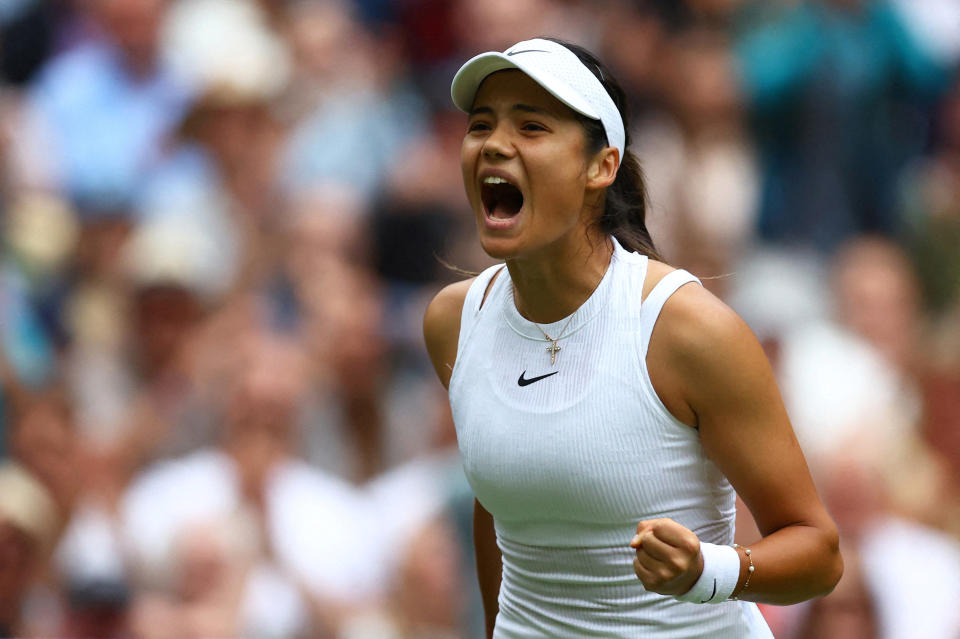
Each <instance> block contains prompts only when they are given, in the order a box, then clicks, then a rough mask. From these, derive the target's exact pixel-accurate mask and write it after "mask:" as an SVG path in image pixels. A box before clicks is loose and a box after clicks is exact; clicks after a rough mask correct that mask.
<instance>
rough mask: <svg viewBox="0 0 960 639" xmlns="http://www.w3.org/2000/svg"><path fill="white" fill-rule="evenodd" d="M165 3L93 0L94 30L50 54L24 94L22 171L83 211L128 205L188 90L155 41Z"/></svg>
mask: <svg viewBox="0 0 960 639" xmlns="http://www.w3.org/2000/svg"><path fill="white" fill-rule="evenodd" d="M167 4H168V2H167V0H94V1H93V2H91V3H89V5H90V9H89V11H90V15H91V17H92V18H93V19H94V23H95V25H96V27H97V28H96V35H95V36H94V37H93V38H91V39H89V40H87V41H85V42H82V43H80V44H78V45H77V46H75V47H73V48H72V49H68V50H67V51H65V52H63V53H61V54H60V55H58V56H56V57H54V58H53V59H51V60H50V61H49V62H48V63H47V64H46V65H45V66H44V68H43V69H42V70H41V71H40V72H39V74H38V75H37V76H36V78H35V80H34V81H33V82H32V84H31V86H30V88H29V89H28V92H27V94H26V97H25V107H26V115H25V118H24V119H25V127H24V129H23V130H22V131H21V132H20V133H19V140H18V143H19V147H20V152H19V153H18V155H17V156H16V157H17V158H18V159H19V160H20V162H21V163H22V164H24V165H25V166H21V167H20V170H21V173H23V174H24V175H25V180H26V181H27V182H28V183H31V184H32V185H33V186H40V187H44V188H46V189H49V190H53V191H57V192H61V193H63V194H65V195H67V196H68V197H70V198H71V200H72V201H73V202H74V203H75V204H77V205H78V207H79V208H80V209H81V211H85V210H94V211H102V210H112V211H118V210H120V211H123V210H125V209H126V208H127V206H128V204H129V201H130V199H131V197H132V196H133V194H134V193H135V191H136V189H137V188H138V187H139V185H140V182H141V180H142V179H143V177H144V174H145V173H146V171H147V170H148V169H149V167H150V166H151V163H152V162H153V161H154V160H155V157H156V156H157V155H158V151H159V149H160V147H161V145H162V143H163V140H164V139H165V138H166V136H167V135H168V133H169V132H170V131H171V130H172V129H173V127H175V126H176V125H177V124H178V123H179V121H180V119H181V117H182V113H183V110H184V108H185V106H186V104H187V101H188V98H189V90H188V89H187V87H186V86H185V84H184V83H181V82H180V81H178V80H177V79H176V78H175V77H174V76H173V75H172V74H171V73H170V72H168V71H167V70H166V68H165V67H164V65H163V63H162V61H161V60H160V57H159V56H158V53H157V52H158V48H157V41H158V36H159V32H160V29H161V26H162V21H163V17H164V11H165V10H166V6H167Z"/></svg>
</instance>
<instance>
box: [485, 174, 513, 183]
mask: <svg viewBox="0 0 960 639" xmlns="http://www.w3.org/2000/svg"><path fill="white" fill-rule="evenodd" d="M483 183H484V184H509V182H507V181H506V180H504V179H503V178H502V177H497V176H496V175H488V176H487V177H485V178H483Z"/></svg>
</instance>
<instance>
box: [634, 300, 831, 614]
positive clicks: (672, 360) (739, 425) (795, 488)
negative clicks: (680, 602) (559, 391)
mask: <svg viewBox="0 0 960 639" xmlns="http://www.w3.org/2000/svg"><path fill="white" fill-rule="evenodd" d="M650 344H651V345H650V352H649V355H648V359H647V361H648V366H649V367H650V371H651V378H652V379H653V380H654V386H655V388H657V391H658V393H660V392H661V390H660V389H661V387H662V388H664V389H665V390H667V391H668V394H671V396H670V398H669V399H670V402H672V403H673V404H674V406H677V404H678V403H679V404H680V410H679V411H674V412H675V414H676V412H681V413H683V414H685V415H687V416H688V418H692V419H693V421H694V422H695V424H694V425H695V426H696V427H697V428H698V429H699V431H700V438H701V442H702V444H703V448H704V450H705V452H706V454H707V456H708V457H709V458H710V459H711V460H712V461H713V462H714V463H715V464H716V465H717V467H718V468H719V469H720V471H721V472H723V474H724V475H725V476H726V477H727V479H729V481H730V483H731V484H732V485H733V487H734V489H735V490H736V491H737V493H738V494H739V495H740V497H741V498H742V499H743V501H744V503H745V504H746V505H747V507H748V508H749V509H750V512H751V513H752V514H753V517H754V519H755V520H756V522H757V525H758V527H759V529H760V532H761V533H762V535H763V538H762V539H761V540H760V541H758V542H756V543H755V544H752V545H751V546H750V552H751V555H750V557H751V558H752V560H753V565H754V567H755V570H754V572H753V573H752V574H748V572H747V566H748V559H747V557H746V555H745V554H744V553H743V552H742V551H741V553H740V555H741V563H742V570H741V573H740V579H739V583H738V585H737V588H736V589H735V590H734V593H735V594H739V598H742V599H748V600H751V601H758V602H765V603H772V604H792V603H796V602H799V601H804V600H806V599H810V598H812V597H817V596H820V595H825V594H827V593H829V592H830V591H831V590H832V589H833V587H834V586H835V585H836V583H837V581H838V580H839V579H840V575H841V574H842V572H843V560H842V558H841V557H840V552H839V537H838V534H837V528H836V525H835V524H834V523H833V520H832V519H831V518H830V515H829V514H828V513H827V511H826V509H825V508H824V506H823V504H822V503H821V501H820V498H819V496H818V495H817V491H816V489H815V487H814V484H813V480H812V479H811V477H810V471H809V469H808V468H807V463H806V460H805V459H804V456H803V452H802V451H801V450H800V446H799V444H798V443H797V439H796V436H795V435H794V433H793V428H792V426H791V425H790V420H789V418H788V417H787V412H786V409H785V408H784V405H783V400H782V399H781V397H780V392H779V390H778V388H777V384H776V380H775V378H774V375H773V371H772V369H771V367H770V364H769V362H768V361H767V358H766V356H765V354H764V352H763V349H762V348H761V346H760V344H759V342H758V341H757V338H756V337H755V336H754V335H753V333H752V332H751V331H750V329H749V328H748V327H747V325H746V323H745V322H744V321H743V320H742V319H740V317H739V316H738V315H737V314H736V313H734V312H733V311H732V310H731V309H730V308H729V307H728V306H726V305H725V304H723V303H722V302H721V301H720V300H718V299H717V298H715V297H714V296H713V295H712V294H710V293H709V292H708V291H706V290H705V289H703V288H701V287H699V286H695V285H688V286H684V287H682V288H681V289H680V290H678V291H677V292H676V293H675V294H674V295H672V296H671V297H670V299H669V300H668V301H667V303H666V304H665V305H664V308H663V311H662V313H661V316H660V319H659V321H658V322H657V325H656V327H655V328H654V332H653V336H652V338H651V340H650ZM655 373H657V374H656V375H655ZM658 381H659V382H661V384H660V386H659V387H658ZM661 397H663V394H661ZM665 403H667V405H668V408H671V406H670V403H668V401H666V399H665ZM701 565H702V562H701ZM692 568H693V570H694V571H695V572H696V573H697V576H699V572H700V570H698V569H697V568H698V567H697V566H696V564H694V565H693V566H692ZM748 576H749V579H750V581H749V586H748V587H747V588H746V589H743V585H744V582H746V580H747V577H748ZM694 580H695V579H694ZM741 590H742V592H741Z"/></svg>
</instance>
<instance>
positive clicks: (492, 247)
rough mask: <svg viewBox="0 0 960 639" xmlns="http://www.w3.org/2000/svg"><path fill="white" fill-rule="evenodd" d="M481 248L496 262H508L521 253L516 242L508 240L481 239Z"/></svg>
mask: <svg viewBox="0 0 960 639" xmlns="http://www.w3.org/2000/svg"><path fill="white" fill-rule="evenodd" d="M480 247H481V248H482V249H483V252H484V253H486V254H487V255H489V256H490V257H492V258H493V259H495V260H501V261H502V260H508V259H510V258H512V257H516V256H517V254H518V253H519V250H518V248H519V247H518V246H517V243H516V241H514V240H512V239H506V238H499V237H497V238H490V237H481V238H480Z"/></svg>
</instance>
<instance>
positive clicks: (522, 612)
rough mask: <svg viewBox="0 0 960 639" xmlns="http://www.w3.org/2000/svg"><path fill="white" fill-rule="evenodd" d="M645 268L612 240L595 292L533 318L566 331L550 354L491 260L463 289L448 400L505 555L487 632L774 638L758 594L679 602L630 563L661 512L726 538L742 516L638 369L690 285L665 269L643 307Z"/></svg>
mask: <svg viewBox="0 0 960 639" xmlns="http://www.w3.org/2000/svg"><path fill="white" fill-rule="evenodd" d="M501 269H502V271H501ZM498 271H501V273H500V276H499V277H497V279H496V281H494V283H493V285H492V286H491V288H490V292H489V294H488V295H487V299H486V301H485V302H483V303H482V306H481V302H482V300H483V296H484V291H485V290H486V288H487V286H488V284H489V283H490V280H491V278H492V277H493V276H494V275H495V274H496V273H497V272H498ZM646 273H647V258H646V257H644V256H641V255H638V254H636V253H629V252H627V251H626V250H624V249H623V248H622V247H620V245H619V244H618V243H617V242H616V241H614V253H613V257H612V259H611V261H610V266H609V268H608V269H607V271H606V273H605V274H604V276H603V279H602V280H601V282H600V284H599V285H598V286H597V288H596V290H595V291H594V292H593V294H592V295H591V296H590V298H589V299H587V301H586V302H584V303H583V305H581V306H580V308H578V309H577V310H576V311H575V312H574V313H573V314H572V315H571V316H569V317H567V318H564V319H562V320H560V321H558V322H555V323H553V324H541V327H542V328H543V330H544V331H545V332H546V333H547V334H548V335H550V336H552V337H557V338H558V340H559V345H560V347H561V349H562V350H561V351H559V352H558V353H557V357H556V364H555V365H551V363H550V352H549V351H548V350H547V346H549V342H548V341H547V340H546V339H545V338H544V336H543V334H542V333H541V332H540V330H539V329H538V328H537V326H536V325H535V324H533V323H532V322H530V321H528V320H526V319H524V318H523V317H522V316H521V315H520V313H519V312H518V311H517V309H516V306H515V304H514V300H513V286H512V283H511V280H510V274H509V272H508V271H507V269H506V268H503V267H502V266H501V265H498V266H494V267H491V268H489V269H487V270H486V271H484V272H483V273H482V274H481V275H480V276H479V277H477V279H476V281H475V282H474V283H473V285H472V286H471V287H470V289H469V292H468V293H467V296H466V299H465V301H464V307H463V315H462V319H461V324H460V338H459V344H458V347H457V359H456V363H455V365H454V369H453V373H452V376H451V380H450V403H451V406H452V408H453V417H454V422H455V423H456V428H457V438H458V441H459V446H460V452H461V454H462V456H463V462H464V468H465V471H466V474H467V478H468V479H469V481H470V484H471V486H472V487H473V490H474V494H475V495H476V497H477V499H478V500H479V501H480V503H481V504H482V505H483V506H484V508H486V509H487V510H488V511H489V512H490V513H491V514H492V515H493V518H494V525H495V528H496V533H497V543H498V545H499V547H500V550H501V552H502V554H503V578H502V582H501V587H500V598H499V603H500V613H499V615H498V617H497V623H496V631H495V632H494V637H495V638H496V639H513V638H520V637H657V638H667V637H669V638H678V639H679V638H684V639H689V638H692V637H704V638H707V637H709V638H711V639H718V638H727V637H729V638H731V639H743V638H745V637H772V635H771V634H770V631H769V629H768V628H767V626H766V624H765V623H764V621H763V619H762V617H761V616H760V613H759V611H758V610H757V607H756V606H755V605H754V604H752V603H749V602H740V601H728V602H724V603H721V604H693V603H684V602H680V601H677V600H676V599H674V598H673V597H669V596H664V595H659V594H656V593H652V592H647V591H646V590H645V589H644V588H643V584H641V582H640V580H639V579H637V577H636V575H635V574H634V572H633V558H634V557H635V551H634V550H633V549H631V548H630V547H629V545H628V544H629V542H630V539H631V538H632V537H633V535H634V534H635V532H636V525H637V523H638V522H639V521H641V520H643V519H652V518H656V517H670V518H672V519H674V520H676V521H678V522H680V523H681V524H683V525H684V526H686V527H688V528H690V529H691V530H692V531H693V532H695V533H696V534H697V536H698V537H699V538H700V539H701V541H708V542H712V543H715V544H731V543H733V524H734V512H735V506H734V501H735V495H734V491H733V488H732V487H731V486H730V484H729V482H727V480H726V478H725V477H724V476H723V475H722V474H721V473H720V471H719V470H718V469H717V468H716V466H715V465H714V464H713V463H712V462H711V461H710V460H709V459H707V457H706V455H705V454H704V451H703V447H702V446H701V445H700V439H699V435H698V431H697V430H695V429H693V428H691V427H689V426H687V425H685V424H683V423H682V422H680V421H679V420H677V419H676V418H674V417H673V416H672V415H671V414H670V412H669V411H668V410H667V409H666V408H665V407H664V405H663V404H662V402H661V401H660V399H659V397H658V396H657V394H656V392H655V391H654V389H653V386H652V384H651V382H650V377H649V374H648V372H647V367H646V353H647V347H648V344H649V341H650V334H651V333H652V331H653V326H654V323H655V322H656V320H657V317H658V315H659V314H660V310H661V309H662V308H663V304H664V303H665V302H666V300H667V298H669V297H670V295H672V294H673V293H674V291H676V290H677V289H678V288H679V287H680V286H682V285H684V284H686V283H688V282H697V281H698V280H697V279H696V278H695V277H693V276H692V275H690V274H689V273H687V272H686V271H674V272H672V273H670V274H669V275H667V276H666V277H664V278H663V279H662V280H661V281H660V282H659V283H658V284H657V285H656V286H655V287H654V289H653V290H652V291H651V292H650V294H649V295H648V297H647V299H646V300H644V301H643V304H642V305H641V296H642V293H643V283H644V278H645V277H646ZM568 322H569V323H568ZM561 332H562V337H558V335H560V334H561ZM538 378H539V379H538Z"/></svg>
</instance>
